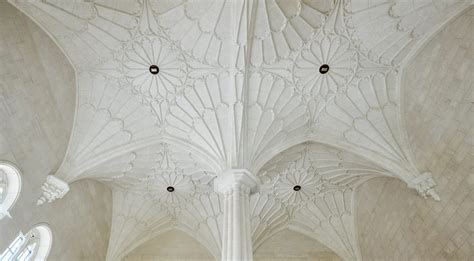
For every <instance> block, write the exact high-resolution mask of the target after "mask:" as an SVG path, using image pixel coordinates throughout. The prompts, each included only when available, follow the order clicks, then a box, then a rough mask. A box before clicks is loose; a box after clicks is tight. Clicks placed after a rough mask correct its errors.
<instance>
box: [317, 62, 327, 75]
mask: <svg viewBox="0 0 474 261" xmlns="http://www.w3.org/2000/svg"><path fill="white" fill-rule="evenodd" d="M327 72H329V65H327V64H323V65H321V66H320V67H319V73H320V74H325V73H327Z"/></svg>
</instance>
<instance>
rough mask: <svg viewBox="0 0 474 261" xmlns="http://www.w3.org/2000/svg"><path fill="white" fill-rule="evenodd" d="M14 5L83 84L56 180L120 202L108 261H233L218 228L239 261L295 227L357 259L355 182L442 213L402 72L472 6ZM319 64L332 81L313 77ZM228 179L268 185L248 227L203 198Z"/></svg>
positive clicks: (252, 201)
mask: <svg viewBox="0 0 474 261" xmlns="http://www.w3.org/2000/svg"><path fill="white" fill-rule="evenodd" d="M10 2H11V3H13V4H15V6H17V7H18V8H19V9H20V10H22V11H24V12H25V13H26V14H27V15H29V16H30V17H31V18H32V19H33V20H34V21H36V22H37V23H38V24H39V25H41V26H42V27H43V28H45V30H46V31H47V32H48V33H50V35H51V36H52V37H53V38H54V40H55V41H56V42H57V43H58V45H59V46H60V47H61V48H62V49H63V50H64V52H65V54H66V55H67V56H68V57H69V58H70V61H71V62H72V64H73V66H74V68H75V69H76V78H77V92H76V93H77V99H76V100H77V103H76V110H75V114H76V115H75V119H74V127H73V129H72V131H71V137H70V142H69V146H68V149H67V152H66V155H65V156H64V159H63V162H62V164H61V165H60V166H59V168H57V171H55V173H54V175H55V177H57V178H60V179H61V180H64V181H66V182H68V183H72V182H74V181H78V180H81V179H85V178H94V179H98V180H101V181H106V182H108V184H110V185H111V186H112V187H113V198H114V199H113V204H114V209H113V218H112V227H111V238H110V242H109V248H108V250H107V259H108V260H117V259H120V258H122V257H124V256H125V255H127V254H128V253H130V252H131V251H133V249H134V248H135V247H137V246H138V245H140V244H141V243H143V242H146V241H147V240H149V239H151V238H154V237H156V236H158V235H160V234H162V233H164V232H166V231H167V230H169V229H179V230H181V231H184V232H185V233H188V234H189V235H190V236H192V237H194V238H195V239H197V240H198V241H201V242H203V245H204V246H205V247H206V248H207V249H208V250H209V252H210V253H212V255H213V256H214V257H215V258H219V257H221V258H224V259H226V257H223V256H221V254H220V253H221V251H222V250H225V249H227V247H226V246H227V245H223V244H227V243H228V242H229V240H226V239H225V238H227V237H226V236H227V235H228V234H226V231H229V229H231V226H229V224H232V223H226V222H227V221H228V220H227V219H225V220H223V218H225V217H234V219H233V220H236V221H238V222H237V223H239V224H240V223H241V225H237V226H235V229H231V231H234V232H235V231H241V230H242V229H243V230H245V231H244V232H245V233H244V234H245V235H244V236H241V237H236V239H239V240H234V241H232V242H231V244H232V245H235V246H238V245H239V244H240V243H242V244H244V245H245V246H246V247H245V248H243V249H244V250H245V251H244V252H245V253H244V256H245V257H249V258H250V256H251V254H252V251H251V249H250V247H249V246H248V244H249V241H250V237H251V238H252V240H253V247H258V246H259V245H261V244H263V243H264V241H265V240H268V239H269V238H271V237H272V236H273V235H274V234H275V233H277V232H278V231H280V230H282V229H286V228H290V229H293V230H296V231H299V232H302V233H304V234H305V235H307V236H308V237H311V238H315V239H317V240H319V241H320V242H322V243H323V244H325V245H326V246H327V247H329V248H330V249H331V250H333V251H334V252H335V253H337V254H338V255H339V256H340V257H341V258H344V259H349V260H354V259H361V258H362V256H361V253H360V250H359V246H358V244H357V236H356V229H355V225H354V216H355V203H354V200H353V197H354V191H355V189H356V188H357V187H358V186H359V185H360V184H361V183H363V182H364V181H366V180H368V179H369V178H372V177H376V176H379V177H380V176H389V177H395V178H398V179H400V180H402V181H404V182H405V183H406V184H408V185H409V186H410V187H412V188H414V189H415V190H417V191H418V192H419V193H420V194H421V195H422V196H428V195H429V196H431V197H433V198H434V199H436V200H439V199H440V198H441V199H442V198H443V194H442V193H440V195H438V194H437V192H436V191H435V188H434V185H435V184H436V183H438V182H437V181H436V176H435V179H434V180H432V179H429V178H428V179H425V177H427V175H424V174H423V173H425V172H427V171H430V166H429V165H424V166H421V165H420V164H417V161H416V160H417V158H415V157H414V156H413V155H416V153H414V151H412V149H413V148H412V146H411V143H412V142H411V141H410V140H409V139H408V137H409V136H408V135H407V132H408V133H409V131H408V130H409V127H408V126H407V124H405V121H404V120H405V117H406V115H405V114H403V113H402V112H403V111H404V108H403V106H402V105H404V104H403V99H402V98H403V97H404V96H403V94H404V93H402V88H401V85H402V84H405V82H404V81H403V79H402V76H401V72H402V70H404V69H405V67H404V66H406V64H405V62H406V59H407V58H410V57H411V55H412V54H413V52H415V51H416V50H417V48H419V47H420V46H421V45H422V44H423V43H424V41H425V40H426V39H428V37H430V33H432V32H434V31H435V30H436V29H437V28H438V27H439V26H441V25H442V24H443V23H444V22H445V21H446V20H447V19H449V18H451V17H453V16H455V15H457V14H458V13H459V12H461V11H462V10H464V9H466V8H467V6H468V5H469V4H470V3H471V1H462V0H459V1H420V2H414V1H390V0H387V1H380V2H374V1H370V0H354V1H342V0H336V1H331V0H322V1H321V0H317V1H316V0H315V1H296V0H295V1H276V0H275V1H273V0H272V1H251V0H248V1H247V0H235V1H189V2H185V1H148V0H143V1H134V0H124V1H113V2H100V3H99V2H96V1H84V2H82V1H73V2H61V1H48V0H41V1H40V0H37V1H23V0H10ZM323 63H327V64H329V66H330V70H329V72H328V73H327V74H321V75H319V74H318V70H319V66H320V65H321V64H323ZM154 64H156V65H157V66H159V68H160V72H159V73H158V74H156V75H152V74H150V73H149V72H148V68H149V66H150V65H154ZM463 68H464V67H463ZM6 108H9V106H6ZM62 111H64V110H62ZM423 128H426V127H423V126H421V127H420V129H423ZM61 129H62V128H61ZM435 129H436V128H435ZM306 142H313V143H311V144H309V143H306ZM417 149H418V148H415V152H416V150H417ZM61 157H62V155H61ZM228 169H247V170H249V171H250V172H251V173H255V174H256V176H258V177H259V179H260V180H259V181H258V183H261V186H262V187H261V188H262V190H260V192H259V193H256V194H254V195H253V196H250V197H249V198H248V199H247V196H244V197H243V198H244V199H245V200H243V201H242V202H245V204H247V201H248V202H249V206H247V205H245V204H244V205H245V206H244V205H242V206H243V209H244V211H242V212H240V211H239V212H237V214H238V213H243V214H244V216H245V217H244V218H241V219H239V218H236V217H237V214H236V213H233V214H232V215H228V213H230V212H229V211H227V210H226V209H227V207H226V206H228V205H229V204H228V203H231V202H233V201H232V199H235V200H237V199H241V196H237V195H234V196H232V195H231V196H230V197H228V198H226V197H224V198H223V197H222V196H219V195H218V194H217V193H215V192H214V191H212V182H213V181H217V182H218V181H219V180H220V179H222V178H224V177H223V176H222V174H223V173H225V170H228ZM47 174H52V173H47ZM300 184H301V185H300ZM295 185H300V186H301V187H302V188H301V190H299V191H298V192H296V191H292V187H294V186H295ZM170 186H172V187H173V188H174V191H173V192H168V191H167V190H166V189H167V188H168V187H170ZM249 193H250V190H249V191H248V194H249ZM245 195H247V193H245ZM226 202H227V203H226ZM237 203H239V202H237ZM236 206H241V205H240V204H236ZM247 208H248V211H249V213H248V214H247ZM247 216H249V217H250V218H249V219H247ZM230 220H232V219H230ZM246 222H247V223H249V224H246ZM242 224H246V225H242ZM247 225H249V227H250V228H251V230H252V231H251V232H250V231H247V230H246V229H247ZM236 234H238V233H236ZM240 239H245V240H243V241H242V242H241V241H240ZM225 253H227V252H225ZM233 253H237V252H233ZM224 256H225V255H224ZM229 258H231V259H239V258H242V256H238V254H235V255H233V254H232V255H231V256H229Z"/></svg>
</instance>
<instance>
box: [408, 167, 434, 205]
mask: <svg viewBox="0 0 474 261" xmlns="http://www.w3.org/2000/svg"><path fill="white" fill-rule="evenodd" d="M435 186H436V183H435V181H434V180H433V176H432V175H431V172H424V173H423V174H421V175H420V176H418V177H416V178H414V179H412V180H410V181H409V182H408V187H409V188H413V189H416V191H418V193H419V194H420V195H421V196H422V197H423V198H428V196H430V197H432V198H433V199H434V200H436V201H440V200H441V198H440V197H439V195H438V193H437V192H436V191H435V189H434V187H435Z"/></svg>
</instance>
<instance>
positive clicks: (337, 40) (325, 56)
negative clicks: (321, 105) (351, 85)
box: [293, 34, 358, 98]
mask: <svg viewBox="0 0 474 261" xmlns="http://www.w3.org/2000/svg"><path fill="white" fill-rule="evenodd" d="M329 64H330V65H331V68H329ZM357 65H358V56H357V51H356V49H355V48H354V47H353V46H352V44H351V42H350V41H349V40H348V39H347V38H345V37H343V36H339V35H335V34H329V35H319V36H318V37H317V38H316V39H315V40H314V41H312V42H310V43H309V44H308V45H306V46H305V47H304V48H303V49H302V50H301V53H300V54H299V56H298V57H297V58H296V59H295V63H294V66H293V81H294V83H295V84H296V87H297V88H298V89H300V90H301V92H302V93H303V94H304V95H308V96H309V97H317V96H321V97H326V98H327V97H330V96H331V95H332V94H334V93H336V92H337V91H338V90H339V89H340V88H342V87H344V86H345V85H346V84H347V83H348V82H349V81H350V80H351V79H352V77H353V76H354V75H355V71H356V69H357Z"/></svg>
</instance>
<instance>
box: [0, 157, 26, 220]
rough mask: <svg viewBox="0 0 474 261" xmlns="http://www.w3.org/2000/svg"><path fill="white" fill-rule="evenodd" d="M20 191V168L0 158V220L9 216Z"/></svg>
mask: <svg viewBox="0 0 474 261" xmlns="http://www.w3.org/2000/svg"><path fill="white" fill-rule="evenodd" d="M20 191H21V175H20V170H19V169H18V168H17V167H16V166H15V165H14V164H13V163H11V162H8V161H2V160H0V220H1V219H2V218H4V217H5V216H8V217H10V218H11V216H10V210H11V208H12V207H13V205H15V203H16V201H17V200H18V197H19V196H20Z"/></svg>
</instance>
